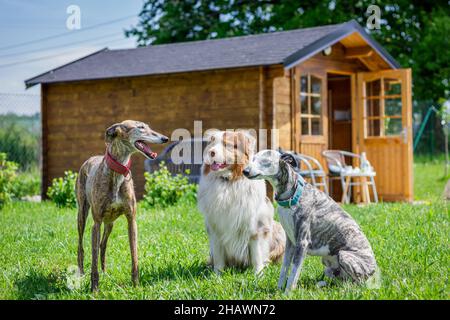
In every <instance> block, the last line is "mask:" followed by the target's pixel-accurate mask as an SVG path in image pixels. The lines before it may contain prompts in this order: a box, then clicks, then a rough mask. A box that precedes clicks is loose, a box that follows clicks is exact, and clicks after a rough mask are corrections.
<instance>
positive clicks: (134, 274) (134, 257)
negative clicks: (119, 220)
mask: <svg viewBox="0 0 450 320" xmlns="http://www.w3.org/2000/svg"><path fill="white" fill-rule="evenodd" d="M127 220H128V240H129V241H130V251H131V279H132V281H133V285H135V286H136V285H138V284H139V269H138V248H137V237H138V235H137V224H136V216H135V213H134V212H133V213H132V214H130V215H127Z"/></svg>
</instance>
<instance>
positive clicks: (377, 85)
mask: <svg viewBox="0 0 450 320" xmlns="http://www.w3.org/2000/svg"><path fill="white" fill-rule="evenodd" d="M380 92H381V80H374V81H370V82H366V97H373V96H379V95H380Z"/></svg>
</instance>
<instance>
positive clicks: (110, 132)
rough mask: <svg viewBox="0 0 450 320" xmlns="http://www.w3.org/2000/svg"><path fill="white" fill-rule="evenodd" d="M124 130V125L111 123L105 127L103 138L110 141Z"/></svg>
mask: <svg viewBox="0 0 450 320" xmlns="http://www.w3.org/2000/svg"><path fill="white" fill-rule="evenodd" d="M123 132H124V127H123V126H122V125H121V124H120V123H116V124H113V125H112V126H111V127H109V128H108V129H106V132H105V140H106V142H112V141H113V140H114V138H116V137H117V136H119V135H120V134H122V133H123Z"/></svg>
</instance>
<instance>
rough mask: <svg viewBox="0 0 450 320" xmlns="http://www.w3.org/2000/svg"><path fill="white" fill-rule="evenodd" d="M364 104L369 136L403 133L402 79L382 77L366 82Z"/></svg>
mask: <svg viewBox="0 0 450 320" xmlns="http://www.w3.org/2000/svg"><path fill="white" fill-rule="evenodd" d="M364 105H365V115H364V120H365V123H366V135H367V136H368V137H382V136H398V135H400V134H401V133H402V131H403V126H402V96H401V81H400V80H398V79H389V78H380V79H376V80H373V81H368V82H366V83H365V95H364Z"/></svg>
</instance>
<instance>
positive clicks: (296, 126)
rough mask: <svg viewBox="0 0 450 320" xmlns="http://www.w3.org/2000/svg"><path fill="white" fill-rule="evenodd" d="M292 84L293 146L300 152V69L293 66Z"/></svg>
mask: <svg viewBox="0 0 450 320" xmlns="http://www.w3.org/2000/svg"><path fill="white" fill-rule="evenodd" d="M292 86H293V89H292V90H291V92H292V94H293V97H292V104H293V114H292V119H293V122H294V123H293V125H292V128H293V130H294V137H295V141H294V148H292V149H293V150H295V151H296V152H300V141H301V140H300V136H301V130H302V128H301V121H300V95H299V93H300V69H299V68H298V67H297V68H293V69H292Z"/></svg>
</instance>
